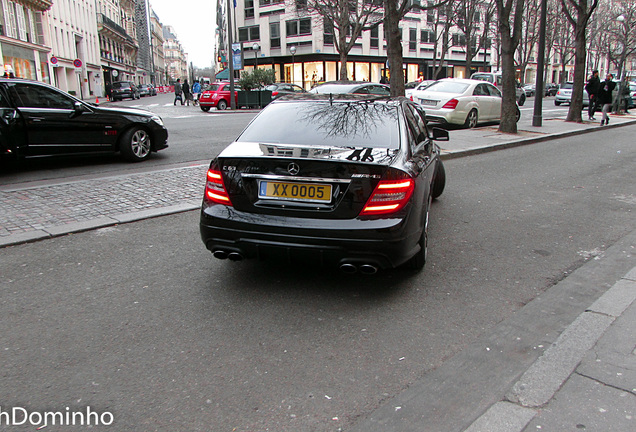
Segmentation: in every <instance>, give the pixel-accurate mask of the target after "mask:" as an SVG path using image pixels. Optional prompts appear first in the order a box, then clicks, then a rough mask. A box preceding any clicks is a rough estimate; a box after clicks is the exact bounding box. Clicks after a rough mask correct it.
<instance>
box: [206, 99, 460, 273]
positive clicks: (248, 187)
mask: <svg viewBox="0 0 636 432" xmlns="http://www.w3.org/2000/svg"><path fill="white" fill-rule="evenodd" d="M434 140H448V132H447V131H444V130H441V129H432V130H429V129H428V127H427V125H426V117H425V113H424V112H423V111H422V109H421V108H420V107H419V106H418V105H416V104H414V103H413V102H411V101H410V100H408V99H406V98H387V97H379V96H371V95H366V96H362V95H354V94H338V95H329V94H315V95H314V94H304V95H294V96H286V97H284V98H281V99H278V100H276V101H274V102H273V103H271V104H270V105H268V106H267V107H266V108H265V109H264V110H263V111H261V113H260V114H259V115H258V116H256V117H255V118H254V119H253V120H252V122H251V123H250V124H249V125H248V126H247V127H246V129H245V130H244V131H243V132H242V133H241V135H240V136H239V137H238V138H237V139H236V141H234V142H233V143H232V144H230V145H229V146H228V147H227V148H225V149H224V150H223V151H222V152H221V153H220V154H219V155H218V156H217V157H216V158H215V159H214V160H213V161H212V163H211V164H210V168H209V170H208V173H207V182H206V187H205V193H204V197H203V205H202V210H201V219H200V230H201V237H202V239H203V242H204V243H205V245H206V247H207V249H209V250H210V251H211V252H212V253H213V254H214V256H215V257H217V258H220V259H225V258H228V259H230V260H241V259H244V258H245V259H248V258H257V259H274V260H279V261H280V262H284V263H287V262H289V263H293V262H295V261H296V260H301V261H304V262H308V263H310V264H311V265H313V264H315V265H320V266H327V267H328V266H332V267H339V268H340V269H341V270H342V271H344V272H347V273H355V272H360V273H364V274H373V273H375V272H377V271H378V269H388V268H394V267H398V266H401V265H403V264H406V265H407V266H409V267H411V268H413V269H421V268H422V267H423V266H424V263H425V261H426V252H427V246H428V221H429V210H430V206H431V201H432V200H433V199H435V198H437V197H438V196H440V195H441V193H442V191H443V190H444V186H445V182H446V174H445V171H444V165H443V164H442V161H441V160H440V158H439V147H438V146H437V145H436V143H435V142H434Z"/></svg>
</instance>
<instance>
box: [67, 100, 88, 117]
mask: <svg viewBox="0 0 636 432" xmlns="http://www.w3.org/2000/svg"><path fill="white" fill-rule="evenodd" d="M86 111H88V110H87V109H86V107H85V106H84V104H83V103H81V102H79V101H77V102H75V103H74V104H73V112H72V113H71V117H77V116H80V115H82V113H83V112H86Z"/></svg>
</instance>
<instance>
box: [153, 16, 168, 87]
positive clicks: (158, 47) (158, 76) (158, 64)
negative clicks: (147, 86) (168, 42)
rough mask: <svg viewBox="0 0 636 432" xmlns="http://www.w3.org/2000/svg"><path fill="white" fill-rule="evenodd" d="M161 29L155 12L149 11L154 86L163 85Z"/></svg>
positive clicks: (163, 56)
mask: <svg viewBox="0 0 636 432" xmlns="http://www.w3.org/2000/svg"><path fill="white" fill-rule="evenodd" d="M163 42H164V40H163V30H162V25H161V22H160V21H159V17H158V16H157V14H156V13H155V12H154V11H152V10H151V13H150V46H151V50H152V68H153V69H152V78H151V82H152V83H153V84H154V85H156V86H161V85H165V84H166V83H167V82H168V81H167V79H166V59H165V55H164V53H163Z"/></svg>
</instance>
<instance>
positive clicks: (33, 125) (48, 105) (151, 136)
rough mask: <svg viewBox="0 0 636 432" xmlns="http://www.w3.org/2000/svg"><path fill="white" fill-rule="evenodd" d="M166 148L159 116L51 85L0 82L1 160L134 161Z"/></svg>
mask: <svg viewBox="0 0 636 432" xmlns="http://www.w3.org/2000/svg"><path fill="white" fill-rule="evenodd" d="M166 147H168V130H167V129H166V128H165V127H164V125H163V121H162V120H161V117H159V116H158V115H156V114H154V113H152V112H149V111H145V110H141V109H135V108H116V107H113V108H105V107H99V106H97V105H94V104H92V103H87V102H84V101H81V100H79V99H77V98H75V97H73V96H71V95H69V94H68V93H65V92H63V91H61V90H59V89H57V88H55V87H52V86H50V85H48V84H44V83H41V82H37V81H29V80H22V79H8V78H0V157H3V156H16V157H40V156H51V155H60V154H89V153H98V152H101V153H112V152H121V155H122V156H123V157H124V158H125V159H127V160H130V161H133V162H137V161H142V160H145V159H147V158H148V157H149V156H150V153H151V152H153V151H158V150H161V149H164V148H166Z"/></svg>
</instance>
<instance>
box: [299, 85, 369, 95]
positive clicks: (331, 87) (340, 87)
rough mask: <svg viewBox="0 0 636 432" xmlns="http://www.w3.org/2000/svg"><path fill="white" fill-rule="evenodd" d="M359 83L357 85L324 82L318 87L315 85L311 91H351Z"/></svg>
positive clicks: (334, 92)
mask: <svg viewBox="0 0 636 432" xmlns="http://www.w3.org/2000/svg"><path fill="white" fill-rule="evenodd" d="M356 86H357V84H355V85H346V84H344V85H343V84H323V85H319V86H318V87H314V88H312V89H311V90H310V92H311V93H333V94H336V93H349V92H350V91H351V90H353V89H354V88H355V87H356Z"/></svg>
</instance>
